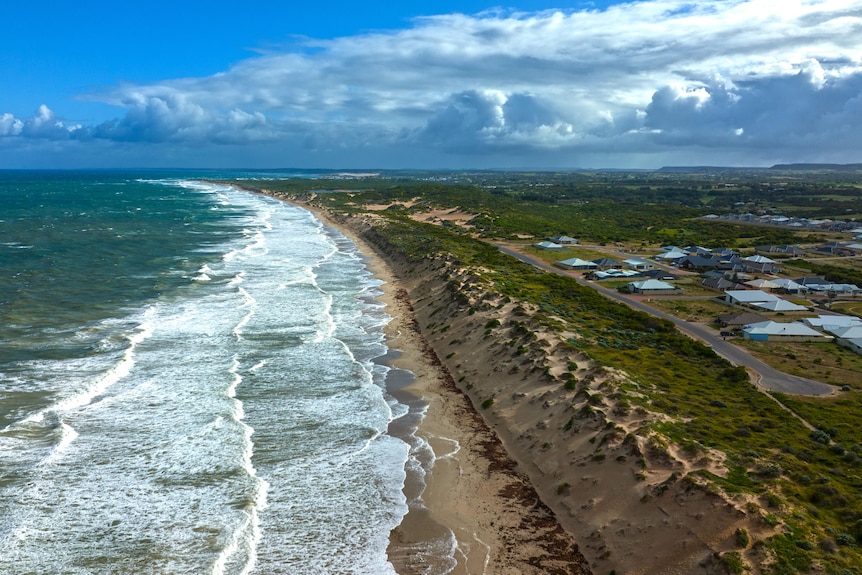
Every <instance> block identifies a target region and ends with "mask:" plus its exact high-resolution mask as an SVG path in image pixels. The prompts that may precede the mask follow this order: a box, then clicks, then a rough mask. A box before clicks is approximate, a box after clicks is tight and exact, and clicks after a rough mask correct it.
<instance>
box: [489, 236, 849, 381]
mask: <svg viewBox="0 0 862 575" xmlns="http://www.w3.org/2000/svg"><path fill="white" fill-rule="evenodd" d="M494 245H495V246H496V247H497V248H498V249H499V250H500V251H501V252H503V253H504V254H507V255H509V256H512V257H513V258H516V259H518V260H521V261H522V262H525V263H528V264H530V265H533V266H535V267H537V268H539V269H541V270H544V271H547V272H551V273H555V274H558V275H562V276H567V277H570V278H573V279H574V280H575V281H577V282H578V283H579V284H581V285H583V286H586V287H589V288H591V289H594V290H596V291H597V292H599V293H600V294H602V295H604V296H606V297H608V298H611V299H614V300H617V301H620V302H622V303H624V304H626V305H628V306H629V307H632V308H634V309H636V310H639V311H642V312H645V313H648V314H650V315H652V316H655V317H658V318H662V319H666V320H668V321H672V322H673V323H674V325H676V326H677V328H678V329H679V330H680V331H682V332H683V333H685V334H686V335H688V336H689V337H693V338H695V339H698V340H700V341H702V342H703V343H704V344H706V345H708V346H709V347H711V348H712V349H713V351H715V353H717V354H718V355H720V356H721V357H723V358H725V359H726V360H728V361H729V362H731V363H732V364H734V365H742V366H744V367H746V368H747V369H750V370H751V371H752V372H754V373H755V375H756V383H757V385H759V386H760V387H762V388H764V389H767V390H769V391H778V392H781V393H789V394H794V395H814V396H818V395H829V394H831V393H834V392H835V388H834V387H833V386H831V385H828V384H826V383H823V382H821V381H815V380H813V379H807V378H804V377H799V376H796V375H790V374H788V373H784V372H782V371H779V370H777V369H775V368H773V367H770V366H768V365H766V364H765V363H763V362H762V361H760V360H759V359H757V358H755V357H753V356H752V355H751V354H749V353H748V352H746V351H745V350H743V349H740V348H739V347H737V346H735V345H733V344H732V343H729V342H727V341H725V340H724V339H723V338H721V337H720V336H719V335H718V334H716V333H715V332H714V331H713V330H711V329H709V328H708V327H706V326H703V325H700V324H696V323H691V322H687V321H684V320H681V319H679V318H678V317H674V316H672V315H670V314H667V313H664V312H662V311H659V310H657V309H655V308H653V307H650V306H648V305H646V304H645V303H643V302H641V301H638V300H635V299H632V298H628V297H626V296H625V295H623V294H621V293H619V292H618V291H616V290H612V289H608V288H606V287H602V286H600V285H598V284H596V283H595V282H591V281H587V280H585V279H583V278H581V277H578V276H575V275H574V274H571V273H568V272H567V271H566V270H562V269H559V268H555V267H554V266H552V265H549V264H547V263H545V262H543V261H542V260H540V259H538V258H535V257H533V256H529V255H527V254H524V253H521V252H519V251H516V250H513V249H512V248H509V247H507V246H505V245H504V244H500V243H496V242H495V243H494Z"/></svg>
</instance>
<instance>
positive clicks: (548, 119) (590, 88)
mask: <svg viewBox="0 0 862 575" xmlns="http://www.w3.org/2000/svg"><path fill="white" fill-rule="evenodd" d="M302 48H303V49H302V50H299V51H296V52H290V53H267V54H263V55H260V56H258V57H255V58H251V59H248V60H246V61H243V62H240V63H239V64H237V65H236V66H234V67H232V68H231V69H229V70H226V71H224V72H222V73H220V74H216V75H214V76H210V77H205V78H187V79H179V80H168V81H164V82H160V83H154V84H149V85H121V86H118V87H116V88H115V89H113V90H111V91H109V92H108V93H103V94H96V95H91V96H90V97H91V98H93V99H97V100H100V101H103V102H107V103H110V104H113V105H116V106H118V107H120V108H123V109H124V110H125V113H124V115H123V116H122V117H120V118H118V119H116V120H114V121H111V122H106V123H104V124H101V125H98V126H91V127H87V128H83V129H81V128H79V127H77V126H74V127H70V126H67V125H65V124H64V123H63V122H60V121H58V120H57V119H56V118H54V116H53V113H51V112H50V110H48V109H47V107H44V110H43V109H41V108H40V111H39V112H38V113H37V114H36V115H34V116H33V117H32V118H29V119H27V120H19V119H16V118H14V117H12V116H11V115H9V114H4V115H2V116H0V136H7V137H15V136H17V137H22V138H24V137H38V138H55V139H63V138H68V137H69V135H70V134H72V135H73V137H74V138H76V139H78V140H88V139H89V140H108V141H117V142H149V143H164V142H167V143H170V142H174V143H176V144H178V145H180V144H189V143H196V144H219V145H240V144H250V143H255V142H262V143H266V142H275V141H279V142H291V143H292V144H291V145H293V146H294V147H295V149H305V150H316V151H318V152H320V153H326V152H327V151H331V150H335V149H340V150H349V149H351V147H354V148H355V149H366V150H367V149H371V148H374V149H381V150H383V149H387V148H391V147H392V146H397V147H398V148H399V149H403V148H404V147H405V146H415V147H416V148H417V149H426V150H434V149H436V150H444V151H451V152H457V153H459V154H464V153H476V154H495V153H498V152H499V153H508V154H518V153H527V152H536V153H538V152H542V153H544V152H548V151H558V152H559V153H560V154H561V155H563V154H568V153H569V152H571V151H572V150H574V151H591V152H596V153H603V152H606V153H614V154H621V153H626V152H627V151H632V150H639V151H641V152H644V151H646V152H649V151H650V150H651V149H655V150H656V151H660V152H661V153H667V152H668V151H669V150H671V151H672V150H678V151H679V153H680V154H685V153H686V151H687V150H689V149H691V148H692V147H700V148H711V149H714V150H720V149H723V148H727V149H728V150H730V149H731V148H732V149H733V150H734V151H738V150H740V149H742V148H745V149H750V150H756V151H757V152H758V154H760V155H759V156H751V155H748V156H746V157H762V158H764V161H767V160H766V159H767V158H770V157H786V155H785V152H786V153H787V154H803V153H804V152H805V150H806V149H808V150H810V149H812V147H817V149H818V150H819V151H820V152H821V153H825V152H828V151H829V150H833V151H835V152H836V153H837V152H841V154H843V156H842V157H844V156H847V155H848V154H850V155H852V154H860V153H862V143H860V136H858V134H859V133H862V131H860V128H862V116H860V114H859V112H860V105H862V104H860V99H862V0H821V1H818V2H812V1H810V0H785V1H783V2H781V3H780V4H777V3H775V2H774V1H772V0H711V1H702V2H697V3H692V2H690V1H688V0H647V1H641V2H633V3H629V4H620V5H616V6H613V7H611V8H608V9H606V10H601V11H599V10H593V11H580V12H560V11H556V12H540V13H532V14H525V13H502V12H496V13H485V14H481V15H476V16H467V15H461V14H454V15H441V16H435V17H430V18H423V19H420V20H417V21H416V22H414V24H413V26H411V27H409V28H407V29H404V30H400V31H396V32H391V33H375V34H365V35H359V36H352V37H346V38H340V39H336V40H331V41H320V42H315V41H309V42H308V43H307V45H306V46H303V47H302ZM769 150H772V152H769ZM769 153H772V154H773V155H772V156H770V155H769ZM561 157H562V156H561ZM799 157H800V158H802V156H801V155H800V156H799Z"/></svg>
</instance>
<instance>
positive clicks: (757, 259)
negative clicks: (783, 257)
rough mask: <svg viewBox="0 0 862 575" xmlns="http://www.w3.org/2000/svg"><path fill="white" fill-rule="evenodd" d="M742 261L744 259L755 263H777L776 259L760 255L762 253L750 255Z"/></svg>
mask: <svg viewBox="0 0 862 575" xmlns="http://www.w3.org/2000/svg"><path fill="white" fill-rule="evenodd" d="M742 261H744V262H752V263H755V264H774V263H775V260H771V259H769V258H767V257H764V256H760V255H757V256H748V257H747V258H742Z"/></svg>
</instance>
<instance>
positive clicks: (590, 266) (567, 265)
mask: <svg viewBox="0 0 862 575" xmlns="http://www.w3.org/2000/svg"><path fill="white" fill-rule="evenodd" d="M554 265H555V266H557V267H558V268H563V269H566V270H597V269H599V266H598V264H596V263H595V262H590V261H587V260H582V259H581V258H569V259H567V260H563V261H559V262H556V263H554Z"/></svg>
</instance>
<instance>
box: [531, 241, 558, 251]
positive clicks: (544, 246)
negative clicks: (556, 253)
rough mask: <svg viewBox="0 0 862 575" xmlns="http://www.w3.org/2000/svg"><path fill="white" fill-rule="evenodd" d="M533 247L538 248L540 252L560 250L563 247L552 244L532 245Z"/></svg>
mask: <svg viewBox="0 0 862 575" xmlns="http://www.w3.org/2000/svg"><path fill="white" fill-rule="evenodd" d="M533 246H535V247H537V248H539V249H540V250H561V249H563V246H561V245H560V244H555V243H554V242H539V243H537V244H533Z"/></svg>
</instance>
